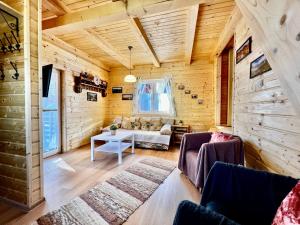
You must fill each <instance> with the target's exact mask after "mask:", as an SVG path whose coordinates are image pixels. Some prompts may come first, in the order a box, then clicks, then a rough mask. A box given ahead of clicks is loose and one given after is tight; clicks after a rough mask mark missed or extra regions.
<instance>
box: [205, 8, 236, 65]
mask: <svg viewBox="0 0 300 225" xmlns="http://www.w3.org/2000/svg"><path fill="white" fill-rule="evenodd" d="M241 18H242V14H241V12H240V10H239V8H238V7H235V8H234V9H233V11H232V13H231V15H230V17H229V18H228V20H227V22H226V24H225V26H224V29H223V31H222V32H221V34H220V36H219V39H218V42H217V44H216V46H215V48H214V50H213V51H212V54H211V56H210V58H211V59H213V58H214V57H215V56H216V55H219V54H221V52H222V51H223V49H224V48H225V46H226V45H227V43H228V42H229V41H230V39H231V38H232V36H233V35H234V30H235V27H236V25H237V24H238V22H239V21H240V20H241Z"/></svg>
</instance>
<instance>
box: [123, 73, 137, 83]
mask: <svg viewBox="0 0 300 225" xmlns="http://www.w3.org/2000/svg"><path fill="white" fill-rule="evenodd" d="M124 82H126V83H135V82H136V77H135V76H134V75H131V74H129V75H126V76H125V78H124Z"/></svg>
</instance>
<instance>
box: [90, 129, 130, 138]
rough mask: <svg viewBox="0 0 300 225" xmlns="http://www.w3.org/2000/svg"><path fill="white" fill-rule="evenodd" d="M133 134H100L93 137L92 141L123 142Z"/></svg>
mask: <svg viewBox="0 0 300 225" xmlns="http://www.w3.org/2000/svg"><path fill="white" fill-rule="evenodd" d="M132 134H133V132H131V131H118V130H117V133H116V135H111V133H110V132H104V133H102V134H99V135H96V136H93V137H92V139H93V140H99V141H123V140H125V139H127V138H131V137H132Z"/></svg>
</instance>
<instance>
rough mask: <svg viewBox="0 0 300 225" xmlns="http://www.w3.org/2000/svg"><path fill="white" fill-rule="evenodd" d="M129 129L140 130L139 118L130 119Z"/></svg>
mask: <svg viewBox="0 0 300 225" xmlns="http://www.w3.org/2000/svg"><path fill="white" fill-rule="evenodd" d="M130 123H131V129H132V130H140V129H141V122H140V118H139V117H130Z"/></svg>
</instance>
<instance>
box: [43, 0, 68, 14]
mask: <svg viewBox="0 0 300 225" xmlns="http://www.w3.org/2000/svg"><path fill="white" fill-rule="evenodd" d="M43 7H45V8H46V9H48V10H49V11H51V12H52V13H54V14H55V15H56V16H62V15H65V14H66V11H65V10H64V9H63V8H62V7H61V6H60V5H59V4H58V3H57V2H56V1H55V0H43Z"/></svg>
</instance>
